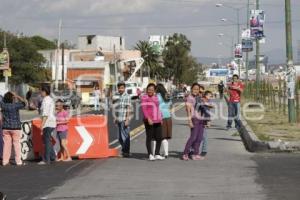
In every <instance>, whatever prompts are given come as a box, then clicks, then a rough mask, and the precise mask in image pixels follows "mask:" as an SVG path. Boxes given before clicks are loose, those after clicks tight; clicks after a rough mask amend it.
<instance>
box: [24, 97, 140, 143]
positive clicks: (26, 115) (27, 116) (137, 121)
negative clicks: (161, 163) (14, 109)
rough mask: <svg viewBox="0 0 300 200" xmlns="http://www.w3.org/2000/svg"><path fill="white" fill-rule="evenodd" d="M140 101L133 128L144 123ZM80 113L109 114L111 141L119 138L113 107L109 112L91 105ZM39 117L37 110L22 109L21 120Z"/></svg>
mask: <svg viewBox="0 0 300 200" xmlns="http://www.w3.org/2000/svg"><path fill="white" fill-rule="evenodd" d="M139 105H140V104H139V101H137V100H135V101H133V108H134V113H135V115H134V118H133V120H132V121H131V124H130V127H131V130H133V129H135V128H137V127H138V126H140V125H141V124H142V113H141V112H140V107H139ZM80 114H105V115H106V116H108V130H109V141H110V142H113V141H114V140H116V139H118V132H117V127H116V125H115V124H114V123H113V115H112V111H111V108H110V110H109V111H108V112H105V111H100V112H95V111H93V108H92V107H90V108H88V107H83V108H82V110H81V111H80ZM36 117H39V115H38V113H37V111H27V110H22V111H21V120H23V121H28V120H29V121H30V120H31V119H33V118H36Z"/></svg>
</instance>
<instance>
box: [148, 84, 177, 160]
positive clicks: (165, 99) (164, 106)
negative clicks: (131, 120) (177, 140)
mask: <svg viewBox="0 0 300 200" xmlns="http://www.w3.org/2000/svg"><path fill="white" fill-rule="evenodd" d="M156 92H157V97H158V101H159V109H160V111H161V112H162V117H163V124H162V146H163V149H164V157H165V158H168V156H169V141H168V140H170V139H171V138H172V117H171V105H172V101H171V100H170V97H169V95H168V92H167V90H166V88H165V87H164V86H163V84H157V87H156ZM154 146H155V145H153V147H154Z"/></svg>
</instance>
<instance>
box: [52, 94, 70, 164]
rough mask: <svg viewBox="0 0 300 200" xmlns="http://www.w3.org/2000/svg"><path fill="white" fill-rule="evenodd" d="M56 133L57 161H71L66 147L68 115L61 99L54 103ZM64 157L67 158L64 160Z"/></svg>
mask: <svg viewBox="0 0 300 200" xmlns="http://www.w3.org/2000/svg"><path fill="white" fill-rule="evenodd" d="M55 107H56V124H57V125H56V131H57V136H58V138H59V142H60V149H61V150H60V156H61V157H60V158H59V159H58V161H66V162H68V161H72V158H71V156H70V153H69V150H68V147H67V135H68V121H69V113H68V111H66V110H65V109H64V107H63V101H62V100H61V99H59V100H57V101H56V105H55ZM65 157H67V158H66V159H65Z"/></svg>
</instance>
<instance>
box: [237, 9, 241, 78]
mask: <svg viewBox="0 0 300 200" xmlns="http://www.w3.org/2000/svg"><path fill="white" fill-rule="evenodd" d="M236 15H237V16H236V17H237V45H239V44H240V35H241V34H240V9H236ZM238 67H239V77H241V59H240V58H238Z"/></svg>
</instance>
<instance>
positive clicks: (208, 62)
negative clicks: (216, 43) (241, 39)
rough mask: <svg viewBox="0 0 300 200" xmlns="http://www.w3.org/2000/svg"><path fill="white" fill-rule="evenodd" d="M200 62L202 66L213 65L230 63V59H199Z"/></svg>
mask: <svg viewBox="0 0 300 200" xmlns="http://www.w3.org/2000/svg"><path fill="white" fill-rule="evenodd" d="M197 60H198V62H200V63H202V64H211V63H219V62H220V63H222V64H224V63H229V62H230V58H221V59H220V58H210V57H198V58H197Z"/></svg>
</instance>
